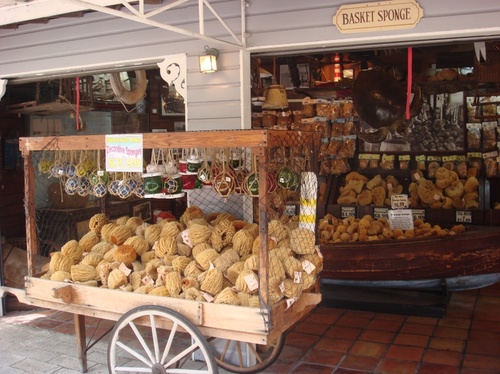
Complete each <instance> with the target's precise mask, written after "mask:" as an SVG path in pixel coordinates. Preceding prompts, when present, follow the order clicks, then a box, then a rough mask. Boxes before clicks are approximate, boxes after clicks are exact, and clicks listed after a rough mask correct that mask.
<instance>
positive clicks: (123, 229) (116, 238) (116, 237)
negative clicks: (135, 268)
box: [109, 225, 134, 245]
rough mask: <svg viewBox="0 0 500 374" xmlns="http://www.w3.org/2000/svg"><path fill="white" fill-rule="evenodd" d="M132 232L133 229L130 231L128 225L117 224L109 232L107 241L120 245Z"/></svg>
mask: <svg viewBox="0 0 500 374" xmlns="http://www.w3.org/2000/svg"><path fill="white" fill-rule="evenodd" d="M133 234H134V231H132V229H131V228H130V227H128V226H125V225H118V226H116V227H115V228H113V229H112V230H111V232H110V233H109V241H110V242H111V243H113V244H115V245H121V244H123V243H125V240H127V239H128V238H130V237H131V236H132V235H133Z"/></svg>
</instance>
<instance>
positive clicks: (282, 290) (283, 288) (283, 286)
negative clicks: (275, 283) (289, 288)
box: [280, 282, 285, 293]
mask: <svg viewBox="0 0 500 374" xmlns="http://www.w3.org/2000/svg"><path fill="white" fill-rule="evenodd" d="M280 291H281V293H284V292H285V282H281V283H280Z"/></svg>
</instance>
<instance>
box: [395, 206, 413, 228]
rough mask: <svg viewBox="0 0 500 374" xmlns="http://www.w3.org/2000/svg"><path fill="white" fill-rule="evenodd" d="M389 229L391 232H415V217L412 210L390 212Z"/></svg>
mask: <svg viewBox="0 0 500 374" xmlns="http://www.w3.org/2000/svg"><path fill="white" fill-rule="evenodd" d="M389 227H390V228H391V230H395V229H401V230H413V229H414V227H413V215H412V213H411V210H410V209H397V210H389Z"/></svg>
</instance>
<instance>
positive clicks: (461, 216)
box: [455, 210, 472, 223]
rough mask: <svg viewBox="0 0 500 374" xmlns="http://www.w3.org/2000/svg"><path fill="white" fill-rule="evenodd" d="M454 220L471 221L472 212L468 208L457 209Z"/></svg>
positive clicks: (460, 221)
mask: <svg viewBox="0 0 500 374" xmlns="http://www.w3.org/2000/svg"><path fill="white" fill-rule="evenodd" d="M455 220H456V222H459V223H472V212H471V211H470V210H457V212H456V218H455Z"/></svg>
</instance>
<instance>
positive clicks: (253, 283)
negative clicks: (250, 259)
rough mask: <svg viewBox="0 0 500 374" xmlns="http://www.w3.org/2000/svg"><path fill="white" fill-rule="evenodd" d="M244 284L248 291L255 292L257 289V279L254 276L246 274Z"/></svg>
mask: <svg viewBox="0 0 500 374" xmlns="http://www.w3.org/2000/svg"><path fill="white" fill-rule="evenodd" d="M243 279H244V280H245V283H246V284H247V286H248V289H249V290H250V291H255V290H256V289H257V288H259V282H258V281H257V277H256V276H255V274H248V275H247V276H246V277H245V278H243Z"/></svg>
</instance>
